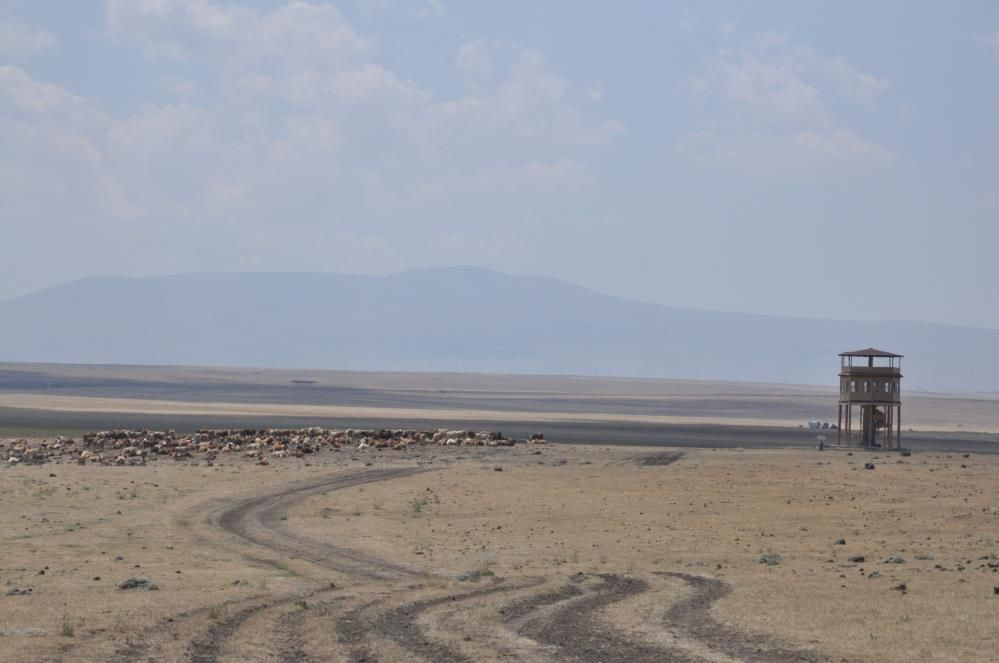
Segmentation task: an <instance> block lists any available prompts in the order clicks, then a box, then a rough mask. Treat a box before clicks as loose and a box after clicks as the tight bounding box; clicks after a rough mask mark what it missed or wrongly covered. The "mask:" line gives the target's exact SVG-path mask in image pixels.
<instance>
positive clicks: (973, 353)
mask: <svg viewBox="0 0 999 663" xmlns="http://www.w3.org/2000/svg"><path fill="white" fill-rule="evenodd" d="M869 346H874V347H880V348H883V349H886V350H891V351H894V352H898V353H901V354H904V355H906V358H905V359H904V360H903V364H902V368H903V373H904V374H905V379H904V380H903V388H905V389H924V390H939V391H990V392H996V391H999V331H997V330H989V329H976V328H968V327H956V326H949V325H941V324H931V323H925V322H905V321H899V322H850V321H841V320H813V319H803V318H785V317H775V316H767V315H746V314H737V313H721V312H713V311H703V310H697V309H687V308H674V307H668V306H659V305H655V304H648V303H642V302H637V301H631V300H628V299H622V298H620V297H613V296H610V295H604V294H601V293H597V292H594V291H591V290H587V289H585V288H582V287H579V286H575V285H571V284H569V283H565V282H563V281H559V280H555V279H549V278H536V277H519V276H510V275H507V274H501V273H498V272H494V271H490V270H486V269H479V268H468V267H456V268H447V269H428V270H412V271H406V272H401V273H399V274H394V275H392V276H348V275H340V274H313V273H239V274H185V275H179V276H160V277H150V278H118V277H94V278H86V279H82V280H80V281H75V282H73V283H68V284H66V285H61V286H57V287H54V288H49V289H46V290H42V291H39V292H36V293H33V294H30V295H26V296H24V297H20V298H17V299H13V300H8V301H4V302H0V361H25V362H26V361H32V362H36V361H37V362H66V363H111V364H188V365H219V366H259V367H289V368H330V369H355V370H393V371H399V370H403V371H462V372H497V373H531V374H539V373H545V374H569V375H612V376H622V377H666V378H698V379H700V378H703V379H721V380H746V381H757V382H789V383H802V384H826V385H835V384H836V382H837V378H836V374H837V372H838V358H837V356H836V355H837V353H839V352H842V351H844V350H854V349H857V348H866V347H869Z"/></svg>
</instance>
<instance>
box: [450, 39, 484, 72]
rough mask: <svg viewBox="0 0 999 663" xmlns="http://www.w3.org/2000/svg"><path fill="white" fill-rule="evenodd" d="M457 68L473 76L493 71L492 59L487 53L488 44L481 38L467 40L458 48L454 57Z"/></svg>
mask: <svg viewBox="0 0 999 663" xmlns="http://www.w3.org/2000/svg"><path fill="white" fill-rule="evenodd" d="M455 64H456V65H457V67H458V69H460V70H461V71H462V72H465V73H467V74H471V75H474V76H489V75H490V74H492V71H493V60H492V57H490V55H489V46H488V44H487V43H486V42H485V41H484V40H482V39H476V40H474V41H468V42H465V43H464V44H462V45H461V48H459V49H458V55H457V57H456V58H455Z"/></svg>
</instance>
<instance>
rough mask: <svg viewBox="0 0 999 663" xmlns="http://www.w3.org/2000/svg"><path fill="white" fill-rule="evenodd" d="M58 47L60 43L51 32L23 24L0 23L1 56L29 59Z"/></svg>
mask: <svg viewBox="0 0 999 663" xmlns="http://www.w3.org/2000/svg"><path fill="white" fill-rule="evenodd" d="M58 46H59V41H58V40H57V39H56V37H55V35H53V34H52V33H51V32H47V31H46V30H42V29H40V28H33V27H31V26H27V25H24V24H23V23H11V22H0V54H4V55H7V56H9V57H16V58H27V57H32V56H35V55H39V54H41V53H44V52H46V51H51V50H55V49H56V48H58Z"/></svg>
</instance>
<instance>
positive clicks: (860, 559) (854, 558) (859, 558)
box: [846, 555, 866, 564]
mask: <svg viewBox="0 0 999 663" xmlns="http://www.w3.org/2000/svg"><path fill="white" fill-rule="evenodd" d="M865 560H866V558H865V557H864V556H863V555H850V556H849V557H847V558H846V561H848V562H853V563H854V564H863V563H864V561H865Z"/></svg>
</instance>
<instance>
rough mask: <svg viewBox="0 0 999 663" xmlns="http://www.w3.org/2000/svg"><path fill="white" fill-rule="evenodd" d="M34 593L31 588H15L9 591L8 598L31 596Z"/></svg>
mask: <svg viewBox="0 0 999 663" xmlns="http://www.w3.org/2000/svg"><path fill="white" fill-rule="evenodd" d="M32 591H33V590H32V588H31V587H14V588H12V589H8V590H7V596H30V595H31V592H32Z"/></svg>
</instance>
